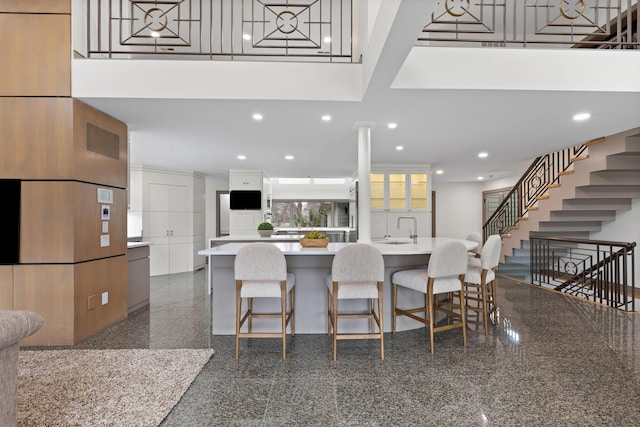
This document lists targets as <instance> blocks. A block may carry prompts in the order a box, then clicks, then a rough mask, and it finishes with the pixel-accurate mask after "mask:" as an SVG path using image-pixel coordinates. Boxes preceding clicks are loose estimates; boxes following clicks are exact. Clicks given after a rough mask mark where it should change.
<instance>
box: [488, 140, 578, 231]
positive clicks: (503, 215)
mask: <svg viewBox="0 0 640 427" xmlns="http://www.w3.org/2000/svg"><path fill="white" fill-rule="evenodd" d="M587 146H588V145H587V144H582V145H577V146H575V147H571V148H567V149H564V150H561V151H556V152H555V153H551V154H547V155H546V156H541V157H538V158H537V159H535V160H534V161H533V163H531V166H529V169H527V171H526V172H525V173H524V174H523V175H522V177H521V178H520V180H519V181H518V182H517V183H516V185H515V186H514V187H513V188H512V189H511V191H510V192H509V194H507V196H506V197H505V198H504V200H503V201H502V203H500V205H498V207H497V208H496V210H495V211H494V212H493V214H492V215H491V217H489V219H488V220H487V222H486V223H485V224H484V226H483V227H482V231H483V235H484V239H485V240H486V239H487V237H489V236H490V235H492V234H506V233H508V232H509V228H510V227H513V226H515V225H517V224H518V221H519V218H521V217H523V216H524V215H525V213H526V212H527V211H528V210H529V209H530V208H531V207H532V206H534V205H535V204H536V203H537V201H538V197H539V196H542V195H543V194H544V193H545V192H546V191H547V189H548V186H549V185H550V184H554V183H557V182H558V181H559V178H560V172H563V171H566V170H567V169H568V168H569V167H570V166H571V165H572V164H573V159H575V158H576V157H579V156H580V155H581V154H582V153H584V151H585V150H586V149H587Z"/></svg>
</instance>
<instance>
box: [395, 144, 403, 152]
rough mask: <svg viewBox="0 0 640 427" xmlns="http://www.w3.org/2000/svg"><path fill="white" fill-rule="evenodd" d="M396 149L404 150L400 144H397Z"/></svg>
mask: <svg viewBox="0 0 640 427" xmlns="http://www.w3.org/2000/svg"><path fill="white" fill-rule="evenodd" d="M396 150H398V151H402V150H404V147H403V146H402V145H398V146H397V147H396Z"/></svg>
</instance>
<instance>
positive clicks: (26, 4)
mask: <svg viewBox="0 0 640 427" xmlns="http://www.w3.org/2000/svg"><path fill="white" fill-rule="evenodd" d="M1 12H12V13H17V12H24V13H66V14H70V13H71V0H0V13H1Z"/></svg>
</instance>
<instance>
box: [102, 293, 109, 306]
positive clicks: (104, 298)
mask: <svg viewBox="0 0 640 427" xmlns="http://www.w3.org/2000/svg"><path fill="white" fill-rule="evenodd" d="M108 302H109V292H103V293H102V305H105V304H107V303H108Z"/></svg>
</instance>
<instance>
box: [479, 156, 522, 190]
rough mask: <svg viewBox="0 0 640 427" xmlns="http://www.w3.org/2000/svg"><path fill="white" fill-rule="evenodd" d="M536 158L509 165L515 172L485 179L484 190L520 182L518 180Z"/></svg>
mask: <svg viewBox="0 0 640 427" xmlns="http://www.w3.org/2000/svg"><path fill="white" fill-rule="evenodd" d="M534 160H535V159H529V160H525V161H522V162H520V163H514V164H511V165H509V169H510V170H512V171H513V174H511V175H509V176H506V177H502V178H498V179H494V180H491V181H484V182H483V185H482V191H490V190H498V189H502V188H509V187H513V186H514V185H516V184H517V183H518V180H520V178H522V174H524V173H525V172H526V170H527V168H528V167H529V166H531V163H533V161H534Z"/></svg>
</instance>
